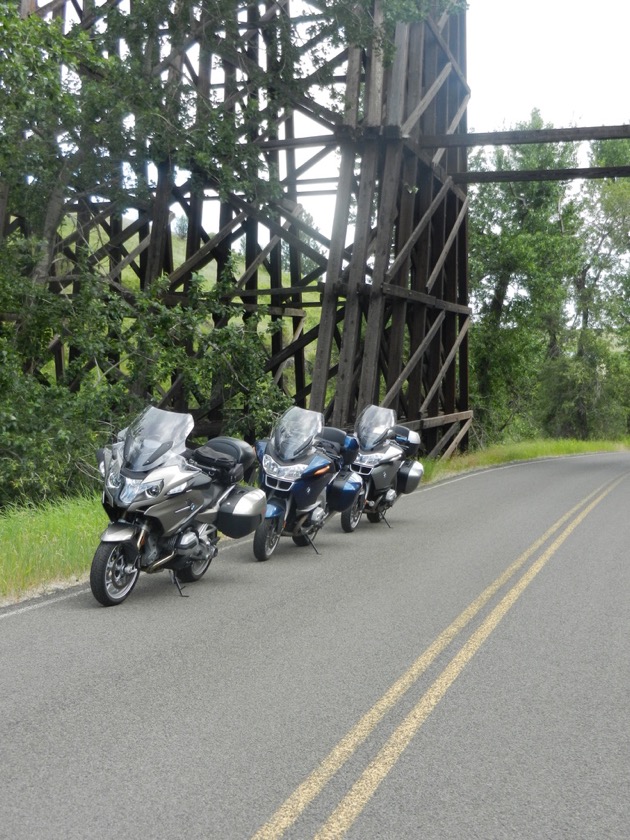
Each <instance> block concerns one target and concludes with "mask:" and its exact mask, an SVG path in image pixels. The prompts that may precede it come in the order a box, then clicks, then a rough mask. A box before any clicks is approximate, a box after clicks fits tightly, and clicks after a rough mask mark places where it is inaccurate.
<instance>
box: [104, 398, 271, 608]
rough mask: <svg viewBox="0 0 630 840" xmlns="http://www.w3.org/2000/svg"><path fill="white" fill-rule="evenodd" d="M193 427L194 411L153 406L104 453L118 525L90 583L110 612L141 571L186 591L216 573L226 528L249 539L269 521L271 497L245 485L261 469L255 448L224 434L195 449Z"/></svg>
mask: <svg viewBox="0 0 630 840" xmlns="http://www.w3.org/2000/svg"><path fill="white" fill-rule="evenodd" d="M193 425H194V423H193V418H192V417H191V415H190V414H178V413H175V412H171V411H163V410H161V409H159V408H153V407H150V408H147V409H146V410H145V411H143V412H142V414H140V416H139V417H137V418H136V419H135V420H133V422H132V423H131V424H130V425H129V426H128V428H126V429H123V430H122V431H121V432H120V433H119V434H118V441H117V442H116V443H114V444H113V445H112V446H107V447H105V448H104V449H101V450H99V452H98V462H99V468H100V471H101V474H102V475H103V478H104V487H103V507H104V508H105V511H106V513H107V515H108V517H109V519H110V521H111V524H110V525H109V526H108V527H107V529H106V530H105V531H104V532H103V534H102V535H101V542H100V545H99V546H98V548H97V549H96V553H95V554H94V559H93V561H92V567H91V571H90V586H91V588H92V593H93V595H94V597H95V598H96V600H97V601H99V603H101V604H103V605H104V606H106V607H109V606H113V605H116V604H120V603H122V602H123V601H124V600H125V598H127V597H128V595H129V594H130V593H131V591H132V589H133V588H134V586H135V585H136V582H137V580H138V577H139V575H140V572H141V571H142V572H148V573H149V574H151V573H153V572H158V571H161V570H162V569H168V570H170V572H171V577H172V580H173V582H174V583H175V584H176V585H177V588H178V589H179V592H180V594H181V592H182V587H181V584H182V583H190V582H193V581H197V580H199V579H200V578H201V577H202V576H203V575H204V574H205V573H206V571H207V570H208V567H209V566H210V563H211V562H212V559H213V558H214V557H215V556H216V554H217V544H218V542H219V531H220V532H221V533H223V534H225V535H226V536H228V537H244V536H246V535H247V534H251V533H252V531H254V530H255V529H256V527H257V526H258V525H259V524H260V522H262V519H263V515H264V513H265V508H266V504H267V500H266V497H265V494H264V493H263V491H262V490H260V489H259V488H255V487H249V486H246V485H242V484H240V483H239V482H241V480H242V479H243V478H244V476H245V474H246V473H247V472H249V471H251V469H252V467H253V466H254V464H255V457H256V456H255V453H254V450H253V449H252V447H251V446H249V445H248V444H246V443H245V442H244V441H241V440H238V439H237V438H231V437H217V438H213V439H211V440H210V441H208V443H207V444H205V445H204V446H201V447H199V448H198V449H196V450H194V451H193V450H190V449H188V448H187V446H186V439H187V437H188V435H189V434H190V433H191V431H192V429H193Z"/></svg>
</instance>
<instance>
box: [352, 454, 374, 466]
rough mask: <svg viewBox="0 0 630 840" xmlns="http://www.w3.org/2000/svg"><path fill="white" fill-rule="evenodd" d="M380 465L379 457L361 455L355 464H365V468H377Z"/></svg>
mask: <svg viewBox="0 0 630 840" xmlns="http://www.w3.org/2000/svg"><path fill="white" fill-rule="evenodd" d="M378 463H380V456H379V455H359V456H358V457H357V459H356V461H355V464H363V466H364V467H375V466H376V465H377V464H378Z"/></svg>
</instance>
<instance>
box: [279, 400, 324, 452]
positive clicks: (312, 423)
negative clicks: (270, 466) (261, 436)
mask: <svg viewBox="0 0 630 840" xmlns="http://www.w3.org/2000/svg"><path fill="white" fill-rule="evenodd" d="M323 428H324V415H323V414H320V412H319V411H309V410H308V409H306V408H299V407H298V406H293V408H290V409H289V410H288V411H285V412H284V414H283V415H282V417H281V418H280V419H279V420H278V422H277V423H276V425H275V426H274V429H273V431H272V433H271V439H272V441H273V445H274V449H275V450H276V453H277V454H278V455H279V456H280V458H283V459H284V460H285V461H291V460H293V459H294V458H298V457H299V456H300V455H303V454H304V453H305V452H307V451H308V449H309V448H310V447H311V446H312V444H313V441H314V439H315V438H316V437H317V435H319V434H320V433H321V431H322V429H323Z"/></svg>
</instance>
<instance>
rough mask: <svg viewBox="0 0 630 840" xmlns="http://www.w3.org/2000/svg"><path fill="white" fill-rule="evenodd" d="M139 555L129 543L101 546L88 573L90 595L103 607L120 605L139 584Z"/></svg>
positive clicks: (103, 543)
mask: <svg viewBox="0 0 630 840" xmlns="http://www.w3.org/2000/svg"><path fill="white" fill-rule="evenodd" d="M139 574H140V570H139V568H138V552H137V550H136V547H135V546H134V545H133V544H132V543H127V542H124V543H109V542H102V543H101V544H100V545H99V547H98V548H97V549H96V552H95V553H94V559H93V560H92V568H91V569H90V587H91V589H92V595H94V597H95V598H96V600H97V601H98V602H99V604H102V605H103V606H104V607H114V606H116V604H122V602H123V601H124V600H125V598H127V597H128V596H129V595H130V593H131V590H132V589H133V588H134V586H135V585H136V583H137V581H138V576H139Z"/></svg>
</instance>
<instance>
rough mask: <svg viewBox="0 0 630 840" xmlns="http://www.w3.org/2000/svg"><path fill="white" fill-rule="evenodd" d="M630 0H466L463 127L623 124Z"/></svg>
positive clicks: (629, 109)
mask: <svg viewBox="0 0 630 840" xmlns="http://www.w3.org/2000/svg"><path fill="white" fill-rule="evenodd" d="M629 56H630V0H468V12H467V58H468V73H467V77H468V83H469V85H470V88H471V91H472V94H471V101H470V105H469V107H468V130H469V131H497V130H501V129H502V128H511V127H513V126H514V125H515V124H516V123H518V122H524V121H526V120H527V119H528V118H529V115H530V113H531V111H532V109H533V108H538V109H539V110H540V112H541V114H542V117H543V120H544V121H545V122H546V123H551V124H552V125H553V126H554V127H555V128H565V127H568V126H572V125H577V126H592V125H621V124H625V123H629V122H630V89H629V84H628V82H629V79H630V67H629Z"/></svg>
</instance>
